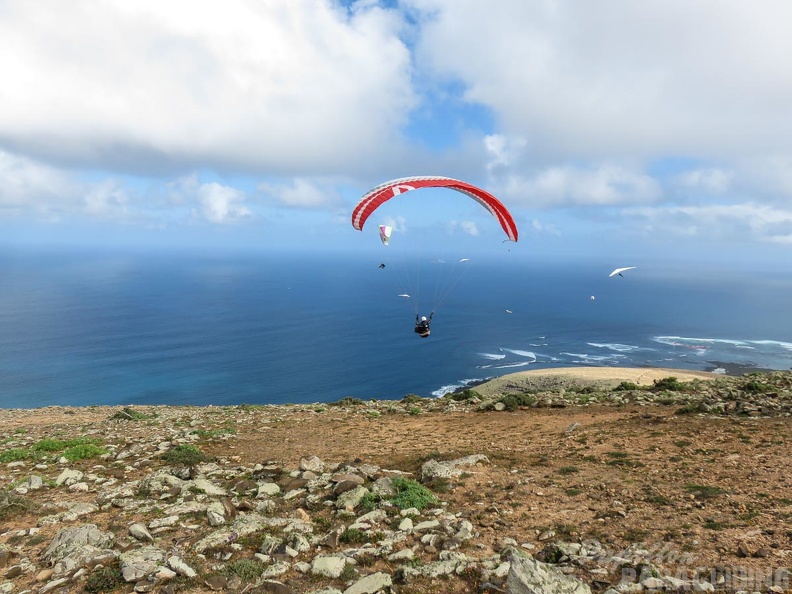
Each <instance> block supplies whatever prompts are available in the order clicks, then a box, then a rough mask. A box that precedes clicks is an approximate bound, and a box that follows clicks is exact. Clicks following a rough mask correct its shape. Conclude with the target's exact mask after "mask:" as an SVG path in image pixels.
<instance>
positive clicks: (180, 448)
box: [162, 444, 208, 466]
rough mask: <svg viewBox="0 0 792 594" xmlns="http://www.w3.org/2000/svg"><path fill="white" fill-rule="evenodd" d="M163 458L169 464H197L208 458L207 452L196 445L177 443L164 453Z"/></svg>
mask: <svg viewBox="0 0 792 594" xmlns="http://www.w3.org/2000/svg"><path fill="white" fill-rule="evenodd" d="M162 459H163V460H165V462H167V463H168V464H173V465H177V466H195V465H196V464H200V463H201V462H205V461H206V460H208V458H207V456H206V454H204V453H203V452H202V451H201V450H199V449H198V448H197V447H195V446H194V445H190V444H183V445H177V446H176V447H173V448H171V449H169V450H168V451H167V452H165V453H164V454H162Z"/></svg>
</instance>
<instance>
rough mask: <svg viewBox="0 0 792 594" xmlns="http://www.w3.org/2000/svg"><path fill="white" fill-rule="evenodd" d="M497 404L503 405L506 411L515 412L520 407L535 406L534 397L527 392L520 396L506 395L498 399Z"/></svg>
mask: <svg viewBox="0 0 792 594" xmlns="http://www.w3.org/2000/svg"><path fill="white" fill-rule="evenodd" d="M498 402H501V403H503V406H505V407H506V410H516V409H517V408H518V407H520V406H535V405H536V396H534V395H533V394H529V393H527V392H524V393H522V394H506V395H505V396H502V397H501V398H500V399H498Z"/></svg>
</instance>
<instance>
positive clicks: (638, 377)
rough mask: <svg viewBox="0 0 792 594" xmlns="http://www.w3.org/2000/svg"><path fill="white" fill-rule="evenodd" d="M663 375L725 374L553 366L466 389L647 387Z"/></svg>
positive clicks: (489, 391)
mask: <svg viewBox="0 0 792 594" xmlns="http://www.w3.org/2000/svg"><path fill="white" fill-rule="evenodd" d="M666 377H675V378H677V379H678V380H679V381H682V382H689V381H693V380H704V381H712V380H716V379H720V378H723V377H726V376H725V375H724V374H722V373H714V372H711V371H693V370H688V369H666V368H661V367H553V368H549V369H531V370H528V371H518V372H516V373H509V374H506V375H501V376H499V377H496V378H492V379H489V380H486V381H484V382H482V383H480V384H477V385H475V386H469V388H470V389H473V390H475V391H476V392H479V393H480V394H482V395H483V396H486V397H491V396H495V395H497V394H499V393H504V392H511V391H527V390H543V389H552V390H559V389H565V388H570V387H582V386H596V387H600V388H613V387H615V386H618V385H619V384H620V383H621V382H630V383H633V384H636V385H639V386H647V385H652V383H654V382H655V381H656V380H660V379H663V378H666Z"/></svg>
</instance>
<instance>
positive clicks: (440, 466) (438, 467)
mask: <svg viewBox="0 0 792 594" xmlns="http://www.w3.org/2000/svg"><path fill="white" fill-rule="evenodd" d="M480 463H485V464H489V458H487V457H486V456H485V455H483V454H475V455H472V456H465V457H464V458H457V459H456V460H449V461H444V462H438V461H437V460H427V461H426V462H424V464H423V466H421V481H422V482H427V481H430V480H432V479H437V478H453V477H456V476H459V475H460V474H462V473H463V472H464V470H462V469H460V468H459V467H460V466H475V465H476V464H480Z"/></svg>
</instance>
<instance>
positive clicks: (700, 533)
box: [0, 370, 792, 594]
mask: <svg viewBox="0 0 792 594" xmlns="http://www.w3.org/2000/svg"><path fill="white" fill-rule="evenodd" d="M663 374H667V375H665V376H664V375H663ZM625 377H626V379H624V378H622V377H621V376H619V375H618V374H615V373H611V376H610V379H604V378H596V379H592V378H591V377H589V378H588V379H587V378H585V377H578V376H576V375H569V374H551V373H547V374H539V375H532V376H525V375H524V374H520V375H519V376H514V377H510V376H506V377H504V378H500V379H499V380H498V381H497V382H492V383H490V384H485V385H482V386H477V387H476V388H475V389H473V390H467V391H464V392H461V393H458V394H453V395H448V396H446V397H444V398H440V399H425V398H420V397H418V396H414V395H409V396H406V397H405V398H404V399H402V400H401V401H360V400H355V399H345V400H342V401H340V402H335V403H316V404H312V405H281V406H256V405H240V406H223V407H189V406H179V407H167V406H131V407H86V408H77V407H75V408H69V407H47V408H42V409H34V410H15V409H0V593H6V592H8V593H21V592H34V593H45V592H81V591H88V592H111V591H117V592H132V591H136V592H215V591H219V592H275V593H287V594H288V593H293V594H297V593H314V594H320V593H321V594H331V593H336V594H337V593H343V594H365V593H370V594H374V593H377V592H382V593H402V594H410V593H419V592H421V593H446V592H448V593H463V592H509V593H512V594H518V593H528V592H537V593H539V592H548V593H551V592H575V593H584V592H590V591H593V592H608V593H609V594H613V593H615V592H652V591H655V592H661V591H662V592H669V591H670V592H686V591H699V592H708V591H709V592H763V593H764V592H787V591H792V590H791V589H790V588H792V586H791V580H792V578H791V577H790V574H791V572H792V526H791V525H790V520H791V519H792V472H790V461H791V459H792V455H790V444H791V443H792V426H791V425H790V416H791V415H792V373H789V372H774V373H756V374H748V375H745V376H741V377H722V376H721V377H718V376H711V375H704V374H702V375H701V376H700V377H687V376H685V377H682V375H681V374H676V375H674V372H670V371H668V370H664V371H662V372H657V373H655V374H654V375H652V374H648V373H645V372H642V373H641V377H640V378H638V377H637V376H636V377H633V376H625ZM683 379H685V380H689V381H681V380H683Z"/></svg>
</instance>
